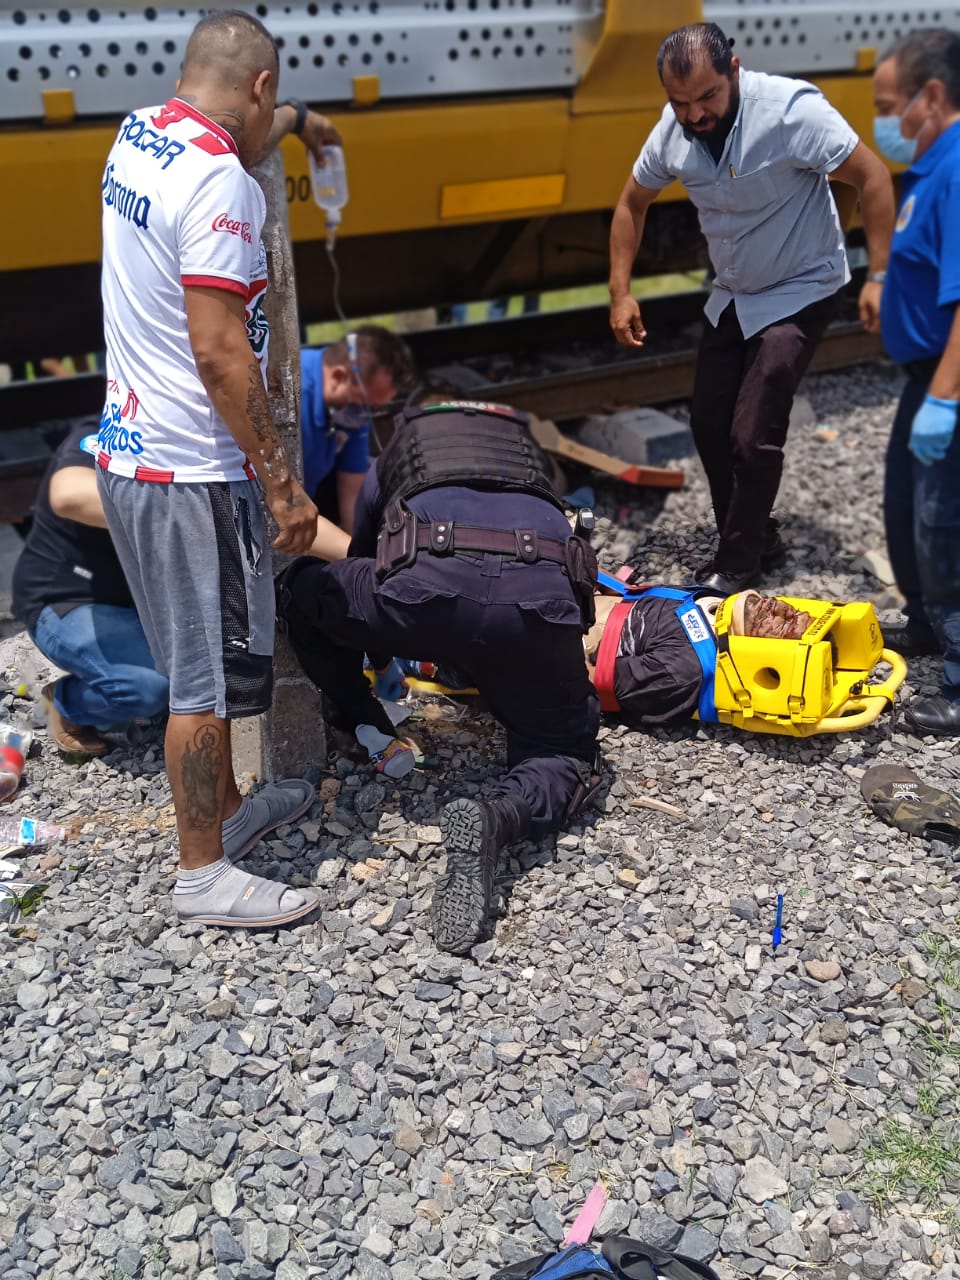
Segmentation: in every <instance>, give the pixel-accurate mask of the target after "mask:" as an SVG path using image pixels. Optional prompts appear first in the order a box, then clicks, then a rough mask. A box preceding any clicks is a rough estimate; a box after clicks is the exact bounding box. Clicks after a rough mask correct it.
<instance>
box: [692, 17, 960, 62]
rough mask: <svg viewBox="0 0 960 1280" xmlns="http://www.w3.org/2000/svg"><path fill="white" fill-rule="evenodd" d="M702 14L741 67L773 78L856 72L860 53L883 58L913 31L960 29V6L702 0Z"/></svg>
mask: <svg viewBox="0 0 960 1280" xmlns="http://www.w3.org/2000/svg"><path fill="white" fill-rule="evenodd" d="M703 12H704V18H705V20H706V21H707V22H716V23H717V25H718V26H720V27H722V28H723V30H724V31H725V32H726V34H727V35H728V36H732V37H733V38H734V40H735V44H734V49H735V51H736V53H737V54H738V55H739V57H740V59H741V61H742V62H743V64H744V66H746V67H749V68H750V69H751V71H769V72H772V73H775V74H777V75H794V76H797V75H799V76H802V75H813V74H815V73H817V72H825V71H854V70H856V57H857V50H858V49H862V48H873V49H876V50H877V52H878V54H881V55H882V54H883V53H884V52H885V51H886V50H887V49H888V48H889V47H890V45H892V44H893V42H894V41H895V40H898V39H899V38H900V36H904V35H906V34H907V32H908V31H912V30H914V29H916V28H917V27H949V28H951V29H955V30H960V7H958V6H957V5H955V4H954V5H930V4H924V3H923V2H922V0H904V2H901V3H900V4H898V5H896V7H894V6H892V5H888V6H883V5H880V4H877V3H876V0H844V3H843V4H824V3H823V0H790V3H784V0H704V4H703Z"/></svg>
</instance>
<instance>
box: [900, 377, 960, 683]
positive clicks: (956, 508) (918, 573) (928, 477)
mask: <svg viewBox="0 0 960 1280" xmlns="http://www.w3.org/2000/svg"><path fill="white" fill-rule="evenodd" d="M928 386H929V378H908V379H907V384H906V386H905V387H904V388H903V392H902V393H901V396H900V403H899V405H898V406H897V414H896V417H895V418H894V420H893V430H892V431H891V432H890V442H889V444H888V445H887V461H886V471H885V474H884V491H883V516H884V524H885V526H886V534H887V553H888V555H889V556H890V564H891V566H892V568H893V574H894V577H895V578H896V581H897V586H898V587H899V588H900V590H901V592H902V593H903V595H904V597H905V598H906V602H907V603H906V607H905V612H906V614H907V617H908V618H909V620H910V622H911V623H913V624H914V625H915V626H917V627H929V628H930V629H931V630H932V631H933V634H934V636H935V637H936V640H937V643H938V644H939V646H940V648H941V649H942V650H943V693H944V695H945V696H946V697H948V698H949V699H950V700H951V702H958V701H960V424H958V426H957V429H956V430H955V431H954V433H953V440H952V441H951V444H950V448H949V449H948V450H947V456H946V457H945V458H942V459H941V460H940V461H939V462H934V463H932V464H931V465H930V466H924V464H923V463H922V462H918V461H917V459H916V458H915V457H914V456H913V454H912V453H911V452H910V448H909V444H910V428H911V427H912V425H913V419H914V417H915V415H916V412H917V410H918V409H919V408H920V406H921V405H922V404H923V399H924V396H925V395H926V394H927V388H928Z"/></svg>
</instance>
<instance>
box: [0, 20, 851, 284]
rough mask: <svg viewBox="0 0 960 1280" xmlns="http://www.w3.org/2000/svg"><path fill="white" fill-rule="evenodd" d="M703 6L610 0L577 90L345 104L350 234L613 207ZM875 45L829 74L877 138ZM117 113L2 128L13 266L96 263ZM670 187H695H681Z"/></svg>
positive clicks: (0, 265) (305, 218) (828, 87)
mask: <svg viewBox="0 0 960 1280" xmlns="http://www.w3.org/2000/svg"><path fill="white" fill-rule="evenodd" d="M701 16H702V11H701V8H700V5H699V3H696V2H695V0H681V2H680V3H679V4H678V3H677V2H676V0H673V2H671V3H668V2H667V0H651V2H650V3H644V4H640V3H639V2H638V0H607V6H606V10H605V15H604V19H603V29H602V32H601V34H600V36H599V37H598V39H597V40H596V41H595V43H594V45H593V47H592V51H590V53H589V56H588V57H587V58H586V65H585V70H584V72H583V74H582V76H581V78H580V80H579V83H578V85H577V87H576V89H575V90H574V92H573V93H572V94H571V95H566V94H549V95H525V96H517V97H516V98H508V97H498V98H494V99H474V100H470V101H461V102H455V101H449V100H446V101H443V102H436V101H431V102H421V103H405V104H403V105H397V106H393V105H389V104H384V103H378V104H376V105H375V106H373V107H371V108H369V109H357V110H352V111H344V112H339V113H335V114H334V117H333V118H334V120H335V121H336V123H337V125H338V127H339V128H340V129H341V131H342V133H343V136H344V143H345V147H346V151H347V156H348V164H349V170H350V203H349V205H348V206H347V209H346V211H345V213H344V218H343V226H342V231H341V235H342V236H360V235H375V234H378V233H385V232H399V231H410V230H418V229H430V228H432V227H437V226H440V225H449V224H450V222H451V220H459V221H467V222H489V221H499V220H501V219H503V218H504V217H523V216H524V215H526V214H533V213H536V212H538V211H542V212H547V211H548V212H550V213H551V214H552V213H560V214H565V213H578V212H583V211H588V210H596V209H609V208H611V207H612V205H613V204H614V203H615V201H616V198H617V196H618V194H619V192H620V189H621V187H622V186H623V183H624V180H625V178H626V176H627V174H628V172H629V169H630V165H631V164H632V162H633V159H634V157H635V156H636V154H637V152H638V150H639V148H640V146H641V144H642V143H643V140H644V138H645V137H646V135H647V133H648V132H649V130H650V129H651V128H652V127H653V125H654V124H655V123H656V121H657V119H658V118H659V115H660V113H661V111H662V109H663V91H662V88H661V86H660V83H659V81H658V79H657V76H656V71H655V65H654V64H655V55H656V50H657V47H658V45H659V43H660V40H661V39H662V37H663V36H664V35H665V34H666V33H667V32H668V31H669V30H671V29H673V28H674V27H676V26H678V25H681V24H682V23H685V22H691V21H697V20H698V19H700V18H701ZM863 53H864V56H863V57H862V59H861V60H860V62H859V65H860V66H862V67H863V68H864V69H863V71H862V72H860V73H851V74H849V75H845V76H830V77H824V78H822V79H820V80H818V81H817V82H818V83H819V84H820V87H821V88H822V89H823V91H824V92H825V93H826V95H827V97H828V98H829V99H830V100H831V102H833V103H834V105H835V106H836V107H837V108H838V109H839V110H840V111H841V112H842V113H843V114H844V115H845V116H846V117H847V119H848V120H849V121H850V123H851V124H852V125H853V127H854V128H855V129H857V131H858V132H859V133H860V134H861V135H862V136H864V137H867V138H869V137H870V128H871V122H872V116H873V108H872V102H871V86H870V77H869V67H870V66H871V65H872V57H871V56H870V51H869V50H864V51H863ZM50 105H51V106H52V105H53V104H50ZM56 105H57V106H58V107H60V108H61V111H62V109H63V108H62V104H59V103H58V104H56ZM116 124H117V122H115V121H111V122H109V123H89V122H73V123H69V124H53V123H49V122H48V123H43V124H40V123H37V124H26V125H19V124H18V125H11V126H5V127H2V128H0V173H2V176H3V181H2V183H0V226H2V227H3V228H4V235H3V237H2V239H0V272H2V271H10V270H15V269H18V268H33V267H52V266H65V265H68V264H71V263H82V262H95V261H97V259H98V258H99V254H100V195H99V181H100V176H101V174H102V170H103V164H104V159H105V157H106V154H107V152H108V150H109V148H110V146H111V144H112V142H113V138H114V135H115V131H116ZM284 155H285V161H286V165H287V196H288V200H289V203H290V213H291V229H292V232H293V236H294V239H295V240H315V239H319V238H320V237H322V236H323V234H324V221H323V215H322V213H321V212H320V211H319V210H318V209H317V208H316V206H315V205H314V203H313V200H312V196H311V190H310V181H309V175H308V172H307V166H306V159H305V154H304V150H303V147H302V146H301V145H300V144H299V142H297V141H295V140H292V139H287V141H286V142H285V143H284ZM663 198H664V199H667V200H678V199H683V198H684V194H683V191H682V189H681V188H680V187H679V186H677V185H676V184H675V185H674V186H672V187H670V188H668V189H667V191H666V192H665V193H664V196H663Z"/></svg>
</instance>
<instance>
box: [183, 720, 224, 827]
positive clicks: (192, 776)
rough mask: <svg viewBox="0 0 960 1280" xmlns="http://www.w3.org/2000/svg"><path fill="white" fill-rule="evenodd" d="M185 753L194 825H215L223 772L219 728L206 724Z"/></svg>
mask: <svg viewBox="0 0 960 1280" xmlns="http://www.w3.org/2000/svg"><path fill="white" fill-rule="evenodd" d="M193 742H194V745H193V747H191V746H190V744H189V743H187V746H186V748H185V750H184V753H183V760H182V762H181V768H182V771H183V793H184V797H185V799H186V802H187V822H188V823H189V824H190V826H191V827H214V826H216V825H217V823H218V822H219V806H218V796H219V794H220V782H221V777H222V774H223V740H222V734H221V731H220V730H219V729H216V728H214V727H213V726H212V725H204V726H203V727H202V728H200V729H198V730H197V732H196V733H195V735H194V738H193Z"/></svg>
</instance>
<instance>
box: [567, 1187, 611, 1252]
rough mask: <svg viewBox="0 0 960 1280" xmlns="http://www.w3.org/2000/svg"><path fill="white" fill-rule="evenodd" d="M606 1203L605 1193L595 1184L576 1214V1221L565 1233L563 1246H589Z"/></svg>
mask: <svg viewBox="0 0 960 1280" xmlns="http://www.w3.org/2000/svg"><path fill="white" fill-rule="evenodd" d="M606 1203H607V1193H606V1192H605V1191H604V1189H603V1187H602V1186H601V1185H600V1183H599V1182H595V1183H594V1185H593V1190H592V1191H591V1192H590V1194H589V1195H588V1196H587V1198H586V1200H585V1201H584V1202H583V1208H582V1209H581V1210H580V1212H579V1213H578V1214H577V1220H576V1222H574V1224H573V1226H572V1227H571V1228H570V1230H569V1232H568V1233H567V1238H566V1240H564V1242H563V1243H564V1245H565V1246H566V1245H568V1244H589V1243H590V1237H591V1236H592V1235H593V1229H594V1227H595V1226H596V1225H597V1223H598V1222H599V1221H600V1215H601V1213H603V1207H604V1205H605V1204H606Z"/></svg>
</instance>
